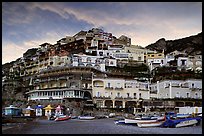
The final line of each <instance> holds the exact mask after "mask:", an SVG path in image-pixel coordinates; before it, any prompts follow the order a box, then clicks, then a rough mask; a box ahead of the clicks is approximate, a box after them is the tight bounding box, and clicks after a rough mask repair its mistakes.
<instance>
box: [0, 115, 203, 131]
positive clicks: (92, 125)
mask: <svg viewBox="0 0 204 136" xmlns="http://www.w3.org/2000/svg"><path fill="white" fill-rule="evenodd" d="M2 130H3V127H2ZM11 130H12V131H11ZM2 133H3V134H202V123H201V124H199V125H198V126H191V127H182V128H159V127H152V128H139V127H137V126H131V125H116V124H115V123H114V118H105V119H94V120H79V119H70V120H65V121H59V122H56V121H53V120H45V119H36V120H34V121H32V122H28V123H26V124H22V125H18V126H15V127H12V128H8V129H4V130H3V132H2Z"/></svg>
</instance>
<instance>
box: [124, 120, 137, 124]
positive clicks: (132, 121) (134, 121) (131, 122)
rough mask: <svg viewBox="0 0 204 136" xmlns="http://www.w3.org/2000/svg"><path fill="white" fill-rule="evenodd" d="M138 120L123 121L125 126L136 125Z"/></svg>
mask: <svg viewBox="0 0 204 136" xmlns="http://www.w3.org/2000/svg"><path fill="white" fill-rule="evenodd" d="M137 122H138V119H125V123H127V124H137Z"/></svg>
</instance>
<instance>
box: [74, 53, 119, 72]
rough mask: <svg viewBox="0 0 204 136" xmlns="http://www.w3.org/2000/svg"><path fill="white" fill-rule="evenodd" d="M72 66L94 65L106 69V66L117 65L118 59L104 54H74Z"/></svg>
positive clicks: (102, 69)
mask: <svg viewBox="0 0 204 136" xmlns="http://www.w3.org/2000/svg"><path fill="white" fill-rule="evenodd" d="M72 66H85V67H94V68H96V69H99V70H101V71H106V69H105V66H117V63H116V59H114V58H104V57H103V56H90V55H85V54H74V55H73V57H72Z"/></svg>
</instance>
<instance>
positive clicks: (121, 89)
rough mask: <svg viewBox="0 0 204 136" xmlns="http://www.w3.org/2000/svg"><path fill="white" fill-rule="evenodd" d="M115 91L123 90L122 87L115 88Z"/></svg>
mask: <svg viewBox="0 0 204 136" xmlns="http://www.w3.org/2000/svg"><path fill="white" fill-rule="evenodd" d="M115 90H123V87H120V88H119V87H116V88H115Z"/></svg>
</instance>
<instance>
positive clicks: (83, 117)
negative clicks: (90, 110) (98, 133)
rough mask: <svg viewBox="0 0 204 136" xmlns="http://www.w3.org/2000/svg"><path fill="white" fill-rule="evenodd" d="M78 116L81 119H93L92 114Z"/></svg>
mask: <svg viewBox="0 0 204 136" xmlns="http://www.w3.org/2000/svg"><path fill="white" fill-rule="evenodd" d="M78 118H79V119H81V120H92V119H95V117H93V116H79V117H78Z"/></svg>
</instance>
